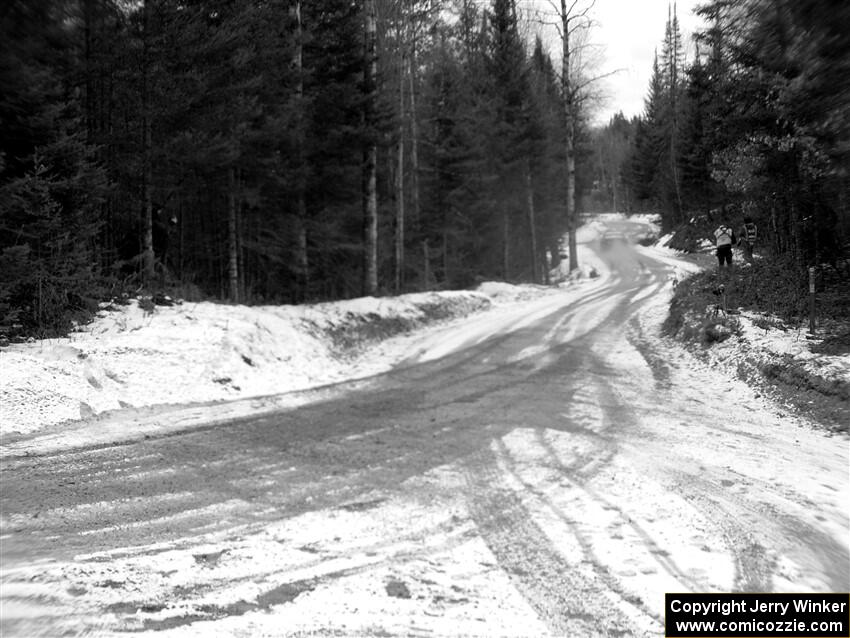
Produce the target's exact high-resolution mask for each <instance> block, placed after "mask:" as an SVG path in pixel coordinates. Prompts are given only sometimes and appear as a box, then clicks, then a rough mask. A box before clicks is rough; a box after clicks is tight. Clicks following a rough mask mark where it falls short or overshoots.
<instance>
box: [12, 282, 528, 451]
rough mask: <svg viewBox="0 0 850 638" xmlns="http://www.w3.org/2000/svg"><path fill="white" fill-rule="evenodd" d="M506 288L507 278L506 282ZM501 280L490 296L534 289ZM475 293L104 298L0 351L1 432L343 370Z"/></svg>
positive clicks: (478, 305)
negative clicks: (93, 312) (282, 302)
mask: <svg viewBox="0 0 850 638" xmlns="http://www.w3.org/2000/svg"><path fill="white" fill-rule="evenodd" d="M510 288H513V291H511V289H510ZM510 288H502V289H501V292H500V294H499V298H500V301H502V302H504V301H506V300H509V299H510V298H511V296H512V295H513V298H514V299H520V298H523V297H525V296H527V295H529V294H534V291H533V290H530V289H528V288H526V287H523V286H514V287H510ZM491 303H492V301H491V298H490V297H489V296H488V295H487V294H486V293H483V292H440V293H421V294H411V295H404V296H401V297H396V298H383V299H376V298H368V297H367V298H363V299H353V300H349V301H341V302H335V303H323V304H316V305H311V306H263V307H246V306H229V305H222V304H215V303H209V302H204V303H194V304H188V303H187V304H182V305H176V306H172V307H160V306H158V307H156V308H155V310H154V312H146V311H145V310H144V309H142V308H141V307H139V305H138V303H137V302H135V301H133V302H131V303H130V304H129V305H127V306H124V307H118V308H117V309H110V310H107V309H104V310H102V311H101V312H100V313H99V314H98V317H97V318H96V319H95V321H94V322H93V323H91V324H89V325H87V326H84V327H83V328H81V329H80V330H79V331H78V332H75V333H72V334H71V335H70V336H69V337H67V338H63V339H47V340H42V341H37V342H35V343H27V344H18V345H12V346H10V347H8V348H4V349H2V350H0V397H2V399H0V435H2V436H4V438H5V437H7V436H9V435H13V436H14V435H25V434H28V433H31V432H34V431H36V430H39V429H41V428H44V427H46V426H49V425H53V424H57V423H61V422H64V421H72V420H79V419H86V418H88V417H92V416H94V415H96V414H100V413H102V412H105V411H110V410H117V409H121V408H128V407H141V406H151V405H158V404H183V403H195V402H208V401H220V400H232V399H240V398H245V397H252V396H261V395H269V394H276V393H282V392H289V391H293V390H300V389H306V388H311V387H315V386H318V385H322V384H327V383H332V382H335V381H339V380H343V379H347V378H349V376H350V368H351V364H352V363H353V361H354V360H355V359H357V358H358V357H360V356H361V355H363V354H364V352H365V350H366V348H367V347H368V346H369V345H370V344H373V343H376V342H378V341H380V340H381V339H384V338H386V337H388V336H391V335H393V334H399V333H402V332H406V331H409V330H412V329H415V328H417V327H421V326H424V325H426V324H429V323H433V322H435V321H439V320H444V319H451V318H456V317H462V316H465V315H468V314H470V313H473V312H477V311H481V310H484V309H486V308H488V307H490V305H491Z"/></svg>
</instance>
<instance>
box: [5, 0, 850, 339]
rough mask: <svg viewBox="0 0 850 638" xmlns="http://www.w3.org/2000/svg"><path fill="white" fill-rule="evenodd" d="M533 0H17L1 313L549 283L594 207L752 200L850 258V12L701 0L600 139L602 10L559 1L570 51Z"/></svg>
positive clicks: (798, 240) (14, 317)
mask: <svg viewBox="0 0 850 638" xmlns="http://www.w3.org/2000/svg"><path fill="white" fill-rule="evenodd" d="M531 4H533V3H530V2H523V1H519V2H518V1H517V0H491V1H489V2H485V1H483V0H482V1H480V2H475V1H474V0H311V1H310V2H302V1H301V0H6V1H5V2H3V3H2V7H0V87H2V93H0V131H2V137H0V328H6V329H7V330H8V329H9V326H17V328H15V329H16V330H19V331H22V332H26V333H30V334H51V333H55V332H61V331H63V330H65V329H67V328H68V327H69V325H70V322H71V321H72V320H73V319H75V317H77V316H78V315H79V316H85V315H86V314H87V313H90V312H91V310H92V309H93V308H95V307H96V304H97V303H98V301H100V300H102V299H107V298H110V297H115V296H117V295H120V294H121V293H128V294H133V293H142V292H144V293H146V294H154V293H169V294H172V295H177V296H181V297H184V298H219V299H224V300H229V301H232V302H239V303H281V302H282V303H300V302H304V301H312V300H327V299H339V298H345V297H352V296H357V295H361V294H383V293H391V292H392V293H395V292H405V291H413V290H425V289H435V288H455V287H466V286H470V285H474V284H475V283H476V282H477V281H480V280H482V279H488V278H500V279H505V280H510V281H537V282H545V281H546V278H547V276H548V275H547V273H548V268H547V267H548V266H551V265H552V262H553V261H557V260H558V259H559V253H560V252H561V251H560V249H559V243H558V242H559V239H560V237H561V236H562V235H563V234H564V233H565V232H566V231H570V233H569V234H570V239H571V241H570V243H571V244H572V243H573V242H574V237H575V233H574V232H572V231H574V229H575V226H576V223H577V219H578V214H580V213H582V212H588V211H593V210H612V209H617V210H625V211H652V212H660V213H661V214H662V220H663V226H664V228H665V230H666V229H670V228H672V227H674V226H676V225H679V224H682V223H685V222H688V220H689V219H691V218H693V216H694V215H711V214H712V211H718V210H720V211H722V214H724V215H726V214H730V215H732V216H734V215H738V214H740V213H741V212H742V211H745V212H747V213H748V214H751V215H752V216H754V217H756V218H757V219H758V220H759V222H760V224H761V227H762V228H763V229H765V234H766V239H767V241H769V242H770V244H771V246H772V247H773V249H774V250H775V251H776V252H777V253H778V254H782V255H787V256H788V259H789V260H790V263H792V264H793V265H792V267H796V268H798V269H804V268H805V267H806V266H807V265H808V264H810V263H816V262H819V261H822V260H836V259H838V258H839V257H841V256H842V255H844V256H846V250H847V246H846V244H847V242H848V238H850V213H848V175H847V159H848V150H850V146H848V127H850V123H848V121H849V120H850V118H848V115H847V113H848V94H850V89H848V79H847V78H850V68H848V65H850V51H848V40H850V38H848V36H847V34H846V25H848V24H850V6H848V5H847V4H846V3H843V2H840V1H837V0H833V1H826V0H799V1H797V0H794V1H792V0H771V1H770V2H768V1H767V0H745V1H743V2H730V1H728V0H714V1H712V2H708V3H706V4H705V5H704V6H703V7H702V8H701V9H700V11H701V13H702V15H703V16H704V18H705V20H706V24H708V25H709V26H708V28H707V29H706V30H705V31H704V32H702V33H700V34H698V38H697V41H696V51H695V54H694V55H693V56H691V59H690V60H687V59H686V55H685V50H686V45H687V43H685V42H683V40H682V36H681V34H680V32H679V27H678V21H677V18H676V15H675V11H672V12H671V17H670V19H669V20H668V24H667V28H666V35H665V37H664V39H663V41H662V42H661V50H660V52H659V53H658V55H657V59H656V63H655V66H654V69H653V79H652V82H651V85H650V87H648V89H649V92H648V97H647V101H646V110H645V113H644V114H643V115H641V116H639V117H635V118H632V119H626V118H625V117H623V116H617V117H615V118H614V119H613V120H612V121H611V123H610V124H609V125H608V126H606V127H602V128H599V129H593V128H591V127H590V126H589V122H590V121H591V120H592V113H590V112H589V111H590V104H591V102H590V101H589V100H587V99H586V97H587V95H586V94H585V91H586V87H587V86H588V85H589V83H590V81H591V80H592V79H593V78H592V77H588V72H587V69H584V68H582V62H581V55H580V51H581V43H582V41H583V40H582V33H581V32H582V30H584V29H586V28H588V24H589V22H588V14H587V11H586V10H582V9H581V7H579V6H578V3H566V2H564V1H563V0H561V2H560V4H558V3H557V2H551V3H548V5H547V6H549V5H551V6H550V10H549V14H548V18H549V19H550V20H551V21H552V22H554V24H556V25H557V26H558V29H557V33H558V34H559V36H560V42H559V45H558V46H556V47H555V49H557V50H554V51H550V50H549V49H548V48H547V47H546V46H544V43H543V42H542V41H541V39H539V38H535V33H536V30H535V27H534V20H530V19H529V18H530V17H531V16H532V13H531V10H530V8H529V7H530V6H531ZM538 26H539V25H538ZM659 26H660V27H663V25H659ZM550 40H551V38H550ZM549 45H550V46H551V45H552V43H551V41H549ZM563 68H566V69H568V72H567V73H562V72H561V69H563ZM614 99H616V96H614ZM573 248H574V244H573ZM842 251H843V252H842ZM569 255H570V267H575V261H574V260H575V255H576V251H575V250H571V251H569Z"/></svg>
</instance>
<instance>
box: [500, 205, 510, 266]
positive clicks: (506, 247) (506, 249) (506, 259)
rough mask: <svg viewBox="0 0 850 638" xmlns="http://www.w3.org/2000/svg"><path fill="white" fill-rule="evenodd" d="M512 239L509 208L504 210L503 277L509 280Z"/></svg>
mask: <svg viewBox="0 0 850 638" xmlns="http://www.w3.org/2000/svg"><path fill="white" fill-rule="evenodd" d="M510 239H511V224H510V216H509V215H508V209H507V208H505V209H504V210H503V211H502V279H504V280H505V281H508V279H509V276H510V259H511V251H510Z"/></svg>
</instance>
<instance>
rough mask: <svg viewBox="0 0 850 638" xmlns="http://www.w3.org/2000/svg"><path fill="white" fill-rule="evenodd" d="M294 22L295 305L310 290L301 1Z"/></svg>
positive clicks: (294, 14)
mask: <svg viewBox="0 0 850 638" xmlns="http://www.w3.org/2000/svg"><path fill="white" fill-rule="evenodd" d="M291 11H292V17H293V18H294V19H295V54H294V62H295V78H296V79H295V82H296V84H295V95H296V97H297V99H298V103H297V105H296V109H297V114H296V117H297V122H296V126H297V127H298V130H297V133H296V142H295V144H296V148H297V150H296V154H297V157H298V169H297V176H296V183H295V190H296V194H295V298H296V300H297V301H298V302H303V301H305V300H306V299H307V296H308V289H309V286H310V262H309V258H308V255H307V184H306V175H305V171H306V166H305V165H304V164H305V158H304V27H303V23H302V21H301V0H295V2H294V4H293V5H292V8H291Z"/></svg>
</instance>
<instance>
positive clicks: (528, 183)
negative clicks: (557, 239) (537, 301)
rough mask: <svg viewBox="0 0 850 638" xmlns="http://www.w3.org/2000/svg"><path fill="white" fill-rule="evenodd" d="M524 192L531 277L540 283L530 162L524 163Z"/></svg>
mask: <svg viewBox="0 0 850 638" xmlns="http://www.w3.org/2000/svg"><path fill="white" fill-rule="evenodd" d="M525 193H526V201H527V203H528V229H529V237H530V239H531V246H530V248H531V278H532V281H534V283H540V279H539V277H538V274H539V273H538V260H537V257H538V255H537V220H536V219H535V214H534V185H533V183H532V179H531V162H530V161H528V160H526V163H525Z"/></svg>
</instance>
